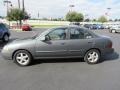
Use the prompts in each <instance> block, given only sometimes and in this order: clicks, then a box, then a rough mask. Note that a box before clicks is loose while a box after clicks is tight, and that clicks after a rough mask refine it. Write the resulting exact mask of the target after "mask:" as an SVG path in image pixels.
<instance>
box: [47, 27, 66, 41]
mask: <svg viewBox="0 0 120 90" xmlns="http://www.w3.org/2000/svg"><path fill="white" fill-rule="evenodd" d="M48 36H49V38H50V40H64V39H66V30H65V29H63V28H58V29H55V30H53V31H52V32H50V33H49V34H48Z"/></svg>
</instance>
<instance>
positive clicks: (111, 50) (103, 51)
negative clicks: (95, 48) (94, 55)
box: [102, 48, 114, 55]
mask: <svg viewBox="0 0 120 90" xmlns="http://www.w3.org/2000/svg"><path fill="white" fill-rule="evenodd" d="M112 53H114V49H113V48H107V49H103V50H102V55H106V54H112Z"/></svg>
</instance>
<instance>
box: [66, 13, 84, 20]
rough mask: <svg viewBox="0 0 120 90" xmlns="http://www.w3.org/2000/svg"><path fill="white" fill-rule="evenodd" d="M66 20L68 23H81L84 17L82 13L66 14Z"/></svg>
mask: <svg viewBox="0 0 120 90" xmlns="http://www.w3.org/2000/svg"><path fill="white" fill-rule="evenodd" d="M66 20H67V21H70V22H81V21H83V20H84V16H83V14H82V13H77V12H68V13H67V15H66Z"/></svg>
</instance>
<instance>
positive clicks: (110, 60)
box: [0, 29, 120, 90]
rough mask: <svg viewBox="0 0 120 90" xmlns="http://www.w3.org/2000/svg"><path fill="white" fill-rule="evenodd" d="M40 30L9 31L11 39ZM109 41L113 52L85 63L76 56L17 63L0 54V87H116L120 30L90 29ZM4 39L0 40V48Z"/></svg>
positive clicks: (50, 89)
mask: <svg viewBox="0 0 120 90" xmlns="http://www.w3.org/2000/svg"><path fill="white" fill-rule="evenodd" d="M42 31H44V30H38V29H36V30H34V31H31V32H16V31H11V34H12V36H11V40H14V39H17V38H26V37H31V36H34V35H35V34H37V33H38V32H42ZM94 32H95V33H98V34H100V35H107V36H109V37H111V40H112V41H113V47H114V48H115V53H114V54H112V55H109V56H105V57H102V59H103V60H104V61H103V62H101V63H99V64H96V65H88V64H86V63H85V62H80V61H81V60H80V59H62V60H58V61H56V60H51V61H50V60H49V61H47V60H44V61H43V60H42V61H39V60H37V61H35V62H34V63H33V65H32V66H29V67H19V66H17V65H16V64H14V63H13V62H12V61H8V60H4V59H3V58H2V57H1V55H0V90H120V58H119V55H120V34H112V33H109V32H108V30H98V31H94ZM3 46H4V43H2V42H0V48H2V47H3Z"/></svg>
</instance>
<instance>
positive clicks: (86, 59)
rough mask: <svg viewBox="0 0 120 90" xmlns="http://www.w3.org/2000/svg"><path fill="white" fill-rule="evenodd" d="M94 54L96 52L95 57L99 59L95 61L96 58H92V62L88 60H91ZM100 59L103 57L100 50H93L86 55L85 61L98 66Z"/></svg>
mask: <svg viewBox="0 0 120 90" xmlns="http://www.w3.org/2000/svg"><path fill="white" fill-rule="evenodd" d="M93 52H95V55H96V57H98V58H96V59H95V57H94V56H91V57H92V59H91V60H90V59H88V58H90V54H92V53H93ZM100 57H101V56H100V52H99V51H98V50H96V49H91V50H89V51H88V52H87V53H86V54H85V56H84V61H85V62H87V63H88V64H97V63H99V62H100ZM93 58H94V60H93Z"/></svg>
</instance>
